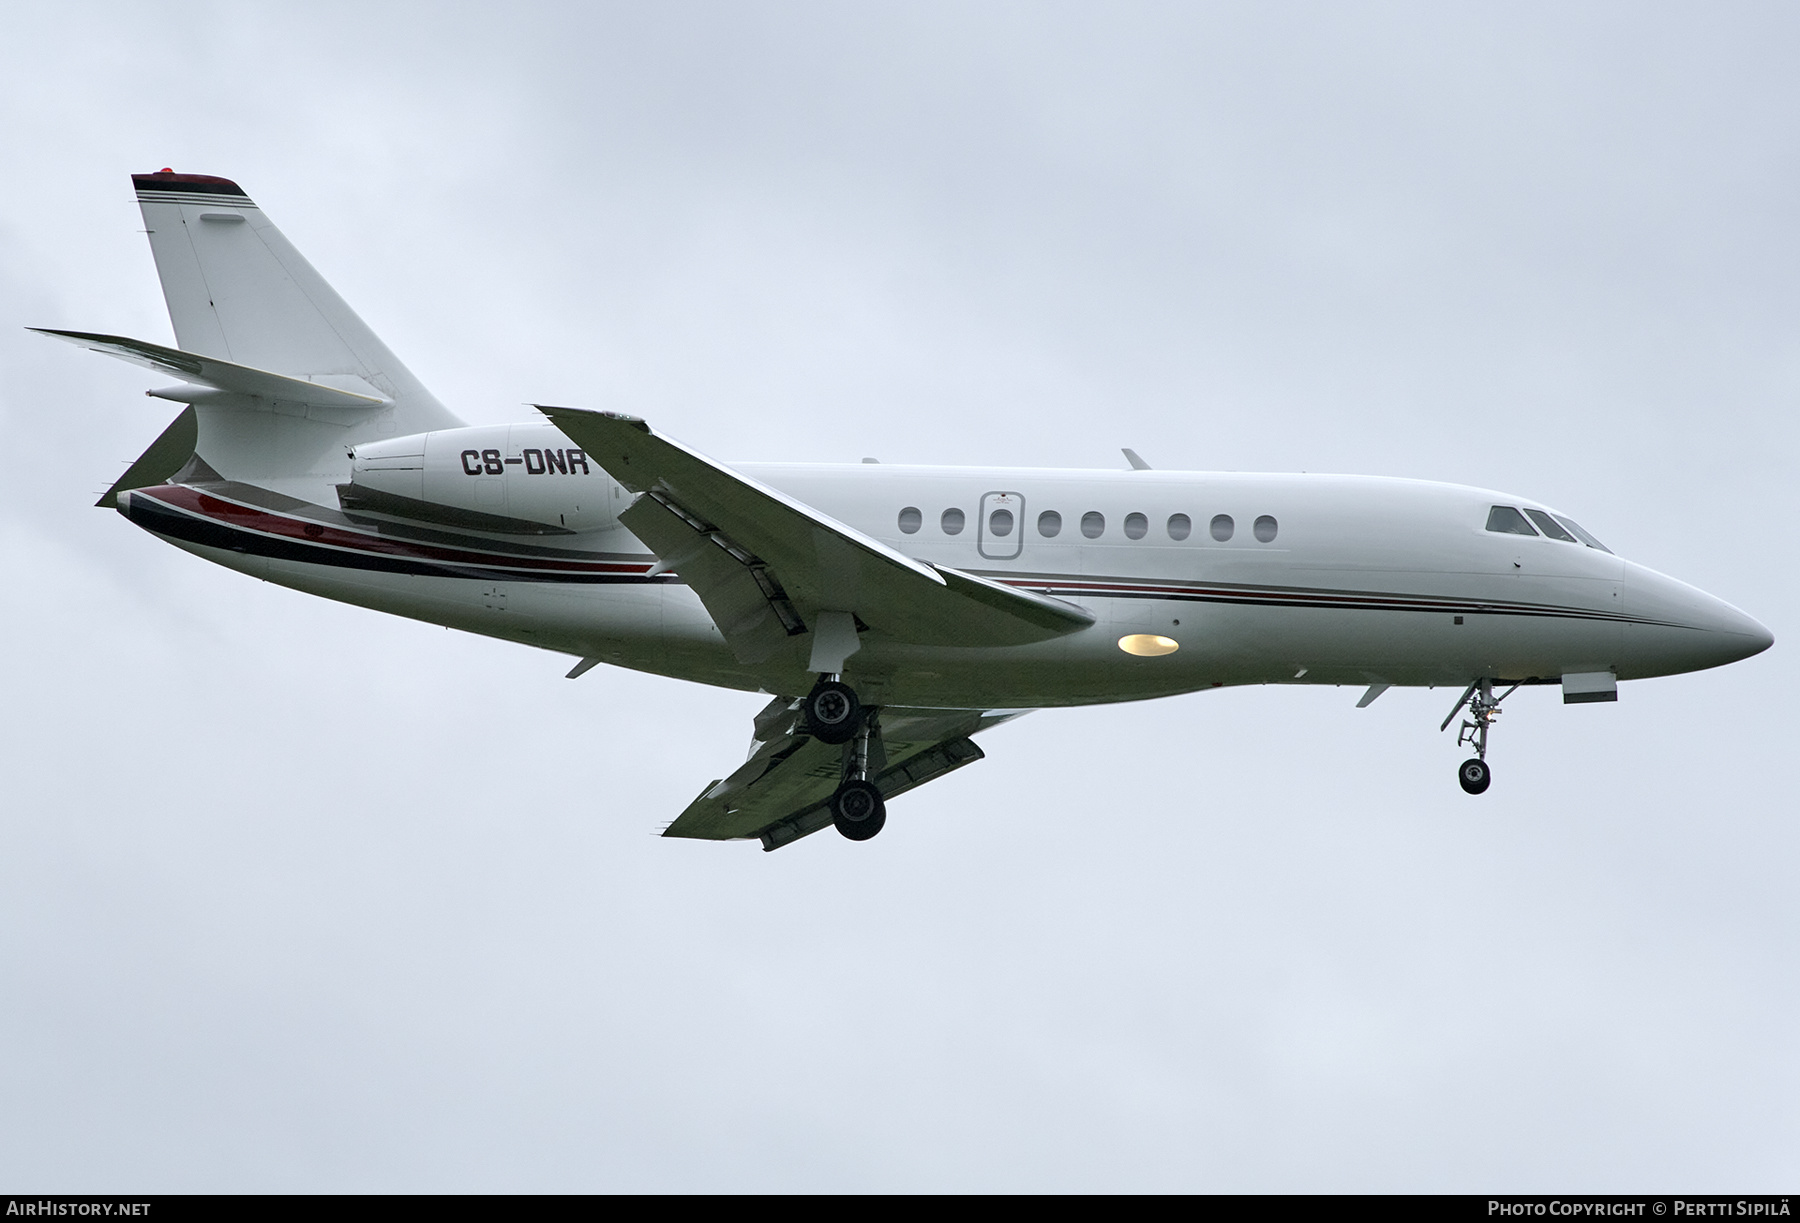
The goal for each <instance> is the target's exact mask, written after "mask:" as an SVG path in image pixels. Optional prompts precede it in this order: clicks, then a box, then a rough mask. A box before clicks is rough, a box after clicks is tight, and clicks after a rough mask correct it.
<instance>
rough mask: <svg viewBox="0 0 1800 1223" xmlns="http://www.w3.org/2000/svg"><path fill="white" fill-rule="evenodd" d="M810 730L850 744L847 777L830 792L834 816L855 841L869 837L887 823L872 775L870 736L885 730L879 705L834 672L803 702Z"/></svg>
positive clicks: (822, 739) (830, 740) (883, 802)
mask: <svg viewBox="0 0 1800 1223" xmlns="http://www.w3.org/2000/svg"><path fill="white" fill-rule="evenodd" d="M801 712H802V713H803V714H804V715H805V719H806V731H807V733H808V734H810V735H811V736H812V737H813V738H815V739H817V740H818V741H819V742H821V743H831V744H838V743H847V744H851V746H850V748H849V750H847V751H846V752H845V753H844V778H843V781H842V782H840V783H839V785H838V788H837V791H836V793H834V794H833V795H832V796H831V804H830V806H831V822H832V824H834V825H835V826H836V827H837V830H838V831H839V832H841V833H843V834H844V835H845V836H847V837H849V838H850V839H851V840H852V841H866V840H868V839H869V838H870V837H872V836H874V835H875V834H876V833H878V832H880V831H881V829H882V826H883V825H885V824H886V823H887V802H886V800H884V799H883V798H882V797H881V790H880V788H879V787H877V786H876V784H875V782H874V781H873V780H871V778H870V768H869V756H870V739H871V738H873V737H875V736H878V735H879V734H880V733H881V731H880V728H879V727H878V726H877V725H876V712H877V711H876V710H874V709H865V708H864V707H863V703H862V702H861V701H860V700H858V699H857V696H856V692H855V690H854V689H852V688H851V687H850V685H848V684H846V683H844V682H843V681H842V680H839V679H837V678H835V677H834V676H830V675H823V676H820V677H819V682H818V684H817V685H815V686H814V688H813V690H812V691H811V692H810V693H808V694H807V697H806V700H805V701H804V702H803V703H802V705H801Z"/></svg>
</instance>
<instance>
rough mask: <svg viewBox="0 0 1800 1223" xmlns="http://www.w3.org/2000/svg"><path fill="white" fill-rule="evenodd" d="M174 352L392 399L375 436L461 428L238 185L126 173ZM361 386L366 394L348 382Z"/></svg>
mask: <svg viewBox="0 0 1800 1223" xmlns="http://www.w3.org/2000/svg"><path fill="white" fill-rule="evenodd" d="M131 180H132V182H133V183H134V184H135V185H136V187H137V197H138V204H139V206H140V207H141V208H142V209H143V213H144V227H145V228H146V229H147V230H149V231H150V250H151V252H152V253H153V254H154V255H155V257H156V271H157V274H158V275H159V276H160V277H161V278H162V288H163V298H164V300H166V301H167V302H168V305H169V321H170V322H171V323H173V324H174V325H175V340H176V345H177V347H178V348H180V349H182V350H183V351H185V352H188V353H199V354H203V355H205V356H210V357H219V358H223V359H224V360H225V361H229V362H232V363H234V364H236V365H240V366H248V367H250V368H251V369H254V370H266V371H269V372H271V373H276V374H285V375H288V376H289V377H292V378H300V379H305V380H308V381H312V382H317V383H323V384H326V385H331V386H335V387H337V388H339V389H341V390H344V391H348V392H352V393H368V394H372V395H373V396H374V397H376V398H379V399H386V400H391V401H393V404H394V409H393V417H392V419H391V420H389V421H386V422H384V427H383V429H382V432H383V433H393V434H407V433H423V432H425V431H426V430H430V429H443V428H454V427H455V426H457V425H459V424H461V423H462V422H461V421H459V420H457V419H456V417H455V416H453V415H451V413H450V412H449V411H448V410H447V409H446V408H445V407H444V405H443V404H441V403H439V402H438V401H437V399H436V398H435V397H434V396H433V395H432V394H431V392H430V391H428V390H426V389H425V387H424V386H423V385H421V384H420V382H419V380H418V379H417V378H415V377H413V375H412V371H410V370H408V369H407V368H406V366H404V365H402V364H401V363H400V360H399V358H398V357H396V356H394V354H393V353H392V352H390V351H389V350H388V347H387V345H385V344H383V343H382V342H381V341H380V340H379V339H378V338H376V336H375V333H374V332H372V331H370V330H369V328H368V325H367V324H365V323H364V322H363V321H362V320H361V319H360V318H358V317H357V316H356V312H355V311H353V310H351V309H350V307H349V306H348V305H346V304H345V302H344V299H343V298H341V297H339V296H338V295H337V293H336V292H335V291H334V290H333V289H332V287H331V286H330V285H328V284H326V283H325V280H324V278H323V277H321V276H320V275H319V274H318V272H316V271H314V270H313V267H312V265H311V264H310V263H308V262H307V261H306V260H305V258H303V257H302V256H301V254H300V252H299V251H297V250H295V249H294V248H293V246H292V245H291V244H290V243H289V242H288V240H287V239H286V238H285V237H283V236H282V233H281V231H280V230H279V229H277V228H275V226H274V225H273V224H271V223H270V221H269V219H268V218H267V217H265V216H264V215H263V212H262V209H260V208H258V207H257V206H256V205H255V204H254V203H252V202H251V200H250V197H249V196H248V195H246V194H245V193H244V190H243V188H241V187H239V186H238V185H237V184H236V183H234V182H232V181H230V180H229V179H224V178H213V177H210V176H207V175H201V174H176V173H174V172H172V171H170V170H163V171H161V172H160V173H156V174H134V175H132V176H131ZM358 381H360V382H362V383H365V384H367V389H366V390H365V388H364V387H359V386H358V385H357V382H358Z"/></svg>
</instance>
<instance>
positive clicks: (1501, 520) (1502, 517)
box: [1487, 505, 1537, 535]
mask: <svg viewBox="0 0 1800 1223" xmlns="http://www.w3.org/2000/svg"><path fill="white" fill-rule="evenodd" d="M1487 529H1488V530H1490V531H1498V532H1499V533H1500V534H1502V535H1536V534H1537V532H1536V531H1534V530H1532V529H1531V524H1530V523H1529V522H1526V521H1525V515H1523V514H1521V513H1519V511H1518V510H1515V509H1514V508H1513V507H1512V506H1510V505H1496V506H1495V507H1494V508H1493V509H1491V510H1489V511H1488V524H1487Z"/></svg>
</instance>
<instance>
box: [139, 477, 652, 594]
mask: <svg viewBox="0 0 1800 1223" xmlns="http://www.w3.org/2000/svg"><path fill="white" fill-rule="evenodd" d="M129 517H130V518H131V521H132V522H135V523H136V524H137V525H138V526H141V527H143V528H144V529H145V530H146V531H151V532H154V533H155V534H157V535H161V536H163V537H165V538H167V539H179V540H182V541H184V542H186V543H192V544H200V545H203V546H205V547H208V548H221V549H224V550H225V551H227V552H238V553H242V554H244V555H247V556H261V557H266V558H268V559H269V560H282V561H298V562H300V563H302V564H308V565H326V566H330V567H332V568H335V569H362V570H367V571H370V572H375V573H405V574H413V575H416V576H420V577H448V578H476V579H484V580H487V581H506V582H559V583H577V584H581V585H589V586H593V585H617V584H621V583H641V582H645V581H672V580H674V579H673V578H672V577H660V576H659V577H656V578H650V577H647V576H646V575H645V574H641V573H571V572H568V571H561V572H558V571H554V570H550V571H546V570H541V569H527V570H517V569H507V568H503V567H501V566H492V567H490V566H485V565H473V564H471V565H459V564H451V563H446V562H442V561H422V560H414V559H409V558H406V557H398V556H390V555H382V554H380V553H373V552H361V551H351V550H347V549H343V548H329V547H324V546H322V545H319V544H310V543H304V542H302V541H300V540H297V539H283V538H281V537H280V536H276V535H264V534H262V533H261V532H258V531H246V530H244V529H243V528H241V527H234V526H229V525H227V524H225V523H222V522H218V521H216V520H214V519H210V518H198V517H195V516H193V515H191V514H184V513H181V512H180V511H178V510H172V509H169V508H167V507H166V506H164V505H162V504H161V503H160V502H158V501H156V500H154V499H153V498H149V497H133V498H132V499H131V503H130V508H129Z"/></svg>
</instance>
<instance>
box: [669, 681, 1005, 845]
mask: <svg viewBox="0 0 1800 1223" xmlns="http://www.w3.org/2000/svg"><path fill="white" fill-rule="evenodd" d="M983 717H984V715H983V714H982V713H981V712H980V711H979V710H917V711H905V710H899V709H884V710H883V711H882V713H881V728H880V758H879V767H878V768H877V769H875V770H874V777H873V779H872V780H873V781H874V782H875V785H876V786H877V787H878V788H879V789H880V790H881V793H882V797H884V798H888V799H891V798H894V797H896V796H898V795H900V794H904V793H905V792H906V791H908V790H911V789H913V788H915V787H917V786H921V785H924V784H925V783H926V782H927V781H932V780H934V779H936V778H938V777H942V776H943V775H944V774H945V773H948V772H951V771H952V770H954V769H959V768H961V767H963V766H964V765H968V764H974V763H975V762H976V761H977V760H980V759H982V757H983V753H982V751H981V749H980V748H979V747H976V746H975V744H974V743H973V742H972V741H971V740H970V739H969V735H970V734H972V733H974V731H975V730H976V729H978V728H979V727H980V726H981V725H982V722H983ZM777 729H778V731H779V728H777ZM845 750H846V748H845V747H843V746H830V745H827V744H824V743H821V742H819V741H818V740H816V739H812V738H809V737H807V736H806V735H804V734H797V733H792V731H791V729H790V730H788V731H785V732H781V733H774V734H772V735H771V737H770V738H769V739H768V740H766V741H762V742H759V743H758V744H757V750H756V751H755V752H753V753H751V756H750V759H749V760H747V761H745V762H744V764H743V766H742V767H741V768H739V769H738V770H737V771H736V772H734V773H733V774H732V775H731V776H730V777H727V778H725V779H724V780H722V781H716V782H714V783H713V784H712V785H710V786H708V787H707V788H706V790H705V791H704V792H703V793H702V794H701V795H700V796H699V797H698V798H696V799H695V800H694V801H693V802H691V803H689V804H688V806H687V809H686V810H685V811H683V812H682V813H681V814H680V815H679V816H678V817H676V819H675V822H674V823H672V824H670V825H669V827H668V828H667V829H665V830H664V831H663V835H664V836H666V837H685V838H691V839H697V840H707V841H732V840H747V839H750V838H753V837H755V838H760V839H761V840H762V842H763V848H765V849H776V848H779V847H780V846H782V845H786V844H788V843H790V842H792V841H795V840H798V839H799V838H800V837H803V836H806V835H807V834H808V833H812V832H817V831H818V830H819V829H821V828H823V827H825V826H826V825H827V824H829V823H831V815H830V813H829V811H828V810H827V809H826V802H827V800H828V799H829V798H830V797H831V794H832V792H833V791H834V790H836V789H837V786H838V781H839V779H840V778H841V776H842V772H843V760H844V752H845Z"/></svg>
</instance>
